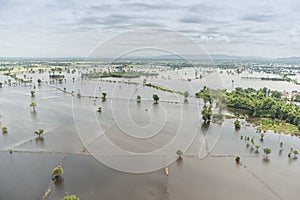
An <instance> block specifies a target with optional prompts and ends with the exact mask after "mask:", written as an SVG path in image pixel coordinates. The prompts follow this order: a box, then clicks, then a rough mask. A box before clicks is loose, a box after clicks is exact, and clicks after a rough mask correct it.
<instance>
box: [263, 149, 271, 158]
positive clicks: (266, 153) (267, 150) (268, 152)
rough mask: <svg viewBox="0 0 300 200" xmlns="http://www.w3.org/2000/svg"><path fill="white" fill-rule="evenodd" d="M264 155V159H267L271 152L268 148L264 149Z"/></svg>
mask: <svg viewBox="0 0 300 200" xmlns="http://www.w3.org/2000/svg"><path fill="white" fill-rule="evenodd" d="M263 150H264V153H265V155H266V158H267V157H268V155H269V154H270V153H271V152H272V150H271V149H270V148H264V149H263Z"/></svg>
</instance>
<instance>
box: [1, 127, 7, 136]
mask: <svg viewBox="0 0 300 200" xmlns="http://www.w3.org/2000/svg"><path fill="white" fill-rule="evenodd" d="M7 132H8V131H7V127H6V126H3V127H2V133H3V134H5V133H7Z"/></svg>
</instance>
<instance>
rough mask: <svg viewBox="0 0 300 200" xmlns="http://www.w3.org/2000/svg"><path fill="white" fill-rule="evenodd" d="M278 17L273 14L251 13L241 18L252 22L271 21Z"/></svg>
mask: <svg viewBox="0 0 300 200" xmlns="http://www.w3.org/2000/svg"><path fill="white" fill-rule="evenodd" d="M275 18H276V17H275V16H274V15H271V14H249V15H246V16H243V17H242V18H241V19H242V20H244V21H252V22H269V21H272V20H274V19H275Z"/></svg>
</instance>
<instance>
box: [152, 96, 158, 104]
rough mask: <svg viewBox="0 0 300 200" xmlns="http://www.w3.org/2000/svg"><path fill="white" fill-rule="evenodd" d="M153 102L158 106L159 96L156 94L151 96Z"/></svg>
mask: <svg viewBox="0 0 300 200" xmlns="http://www.w3.org/2000/svg"><path fill="white" fill-rule="evenodd" d="M152 97H153V100H154V103H155V104H158V101H159V96H158V95H157V94H153V96H152Z"/></svg>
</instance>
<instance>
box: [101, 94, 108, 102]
mask: <svg viewBox="0 0 300 200" xmlns="http://www.w3.org/2000/svg"><path fill="white" fill-rule="evenodd" d="M106 95H107V94H106V93H105V92H102V97H101V98H102V101H103V102H104V101H106Z"/></svg>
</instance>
